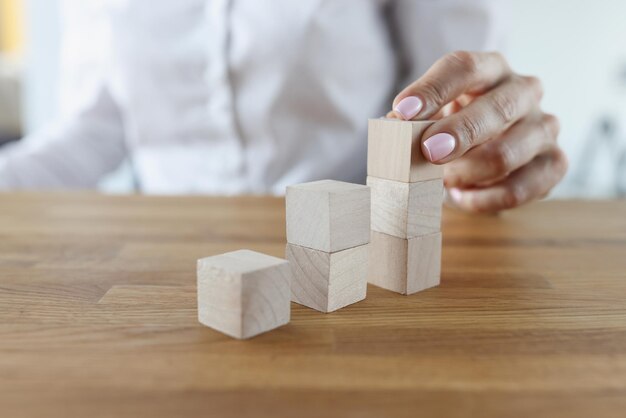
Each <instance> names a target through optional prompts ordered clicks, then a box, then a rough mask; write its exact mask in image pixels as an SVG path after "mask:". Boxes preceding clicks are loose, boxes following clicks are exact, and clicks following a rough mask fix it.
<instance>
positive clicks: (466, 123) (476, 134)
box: [457, 115, 484, 148]
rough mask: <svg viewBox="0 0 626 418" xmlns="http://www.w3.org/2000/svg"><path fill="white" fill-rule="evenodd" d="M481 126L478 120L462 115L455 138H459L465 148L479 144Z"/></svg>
mask: <svg viewBox="0 0 626 418" xmlns="http://www.w3.org/2000/svg"><path fill="white" fill-rule="evenodd" d="M482 125H483V124H482V123H481V121H480V119H478V118H472V117H470V116H467V115H463V116H461V120H460V125H459V129H458V130H459V135H458V136H457V137H458V138H460V140H461V142H462V143H464V144H465V146H466V147H467V148H472V147H474V146H475V145H477V144H478V142H479V138H480V136H481V132H483V130H484V129H483V126H482Z"/></svg>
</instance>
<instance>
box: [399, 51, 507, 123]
mask: <svg viewBox="0 0 626 418" xmlns="http://www.w3.org/2000/svg"><path fill="white" fill-rule="evenodd" d="M511 75H512V72H511V69H510V68H509V65H508V64H507V62H506V60H505V59H504V58H503V57H502V55H501V54H500V53H498V52H468V51H457V52H453V53H451V54H447V55H445V56H443V57H442V58H440V59H439V60H437V62H435V63H434V64H433V66H432V67H430V69H429V70H428V71H426V73H425V74H424V75H423V76H422V77H420V78H419V79H417V80H416V81H415V82H413V83H412V84H410V85H409V86H408V87H406V88H405V89H404V90H402V91H401V92H400V94H398V95H397V96H396V98H395V99H394V101H393V110H394V111H395V112H396V113H397V114H398V116H399V117H401V118H402V119H405V120H411V119H428V118H430V117H432V116H433V115H434V114H436V113H437V112H438V111H439V110H441V108H442V107H443V106H445V105H446V104H448V103H450V102H451V101H453V100H454V99H456V98H457V97H459V96H461V95H462V94H465V93H470V94H477V93H482V92H484V91H486V90H489V89H491V88H493V87H494V86H496V85H498V84H500V83H501V82H502V81H503V80H505V79H506V78H508V77H510V76H511Z"/></svg>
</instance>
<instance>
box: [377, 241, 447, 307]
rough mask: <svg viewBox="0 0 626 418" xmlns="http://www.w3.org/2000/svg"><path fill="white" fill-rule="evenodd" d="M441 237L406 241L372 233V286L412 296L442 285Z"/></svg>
mask: <svg viewBox="0 0 626 418" xmlns="http://www.w3.org/2000/svg"><path fill="white" fill-rule="evenodd" d="M440 274H441V233H436V234H430V235H425V236H422V237H417V238H411V239H404V238H398V237H394V236H391V235H387V234H383V233H380V232H376V231H372V237H371V241H370V256H369V268H368V282H369V283H372V284H374V285H376V286H379V287H382V288H384V289H388V290H392V291H394V292H397V293H402V294H405V295H410V294H412V293H415V292H419V291H420V290H424V289H427V288H429V287H433V286H437V285H438V284H439V276H440Z"/></svg>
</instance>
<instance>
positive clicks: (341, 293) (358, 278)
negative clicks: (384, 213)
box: [285, 180, 370, 312]
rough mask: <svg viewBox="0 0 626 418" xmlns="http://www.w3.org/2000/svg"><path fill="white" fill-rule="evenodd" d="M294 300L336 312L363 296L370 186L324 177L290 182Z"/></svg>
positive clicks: (288, 249)
mask: <svg viewBox="0 0 626 418" xmlns="http://www.w3.org/2000/svg"><path fill="white" fill-rule="evenodd" d="M285 203H286V211H287V247H286V250H285V253H286V258H287V260H289V264H290V266H291V271H292V275H293V276H292V277H293V278H292V283H291V295H292V300H293V301H294V302H296V303H299V304H301V305H304V306H308V307H310V308H313V309H316V310H318V311H321V312H332V311H335V310H337V309H339V308H342V307H344V306H346V305H350V304H352V303H355V302H358V301H360V300H363V299H365V295H366V292H367V265H368V243H369V234H370V232H369V231H370V190H369V188H368V187H367V186H364V185H359V184H351V183H344V182H341V181H334V180H321V181H315V182H311V183H303V184H297V185H293V186H289V187H287V195H286V201H285Z"/></svg>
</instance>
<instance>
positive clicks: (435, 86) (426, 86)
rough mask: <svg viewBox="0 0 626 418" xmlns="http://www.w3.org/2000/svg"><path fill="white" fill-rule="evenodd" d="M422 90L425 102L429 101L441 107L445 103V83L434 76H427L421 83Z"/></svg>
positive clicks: (446, 92)
mask: <svg viewBox="0 0 626 418" xmlns="http://www.w3.org/2000/svg"><path fill="white" fill-rule="evenodd" d="M422 89H423V90H422V91H423V95H424V99H425V100H426V101H427V102H431V103H433V104H434V105H436V106H437V107H441V106H443V105H445V104H446V102H447V97H448V91H447V88H446V85H445V83H442V82H441V81H439V80H436V79H434V78H427V79H425V80H424V81H423V83H422Z"/></svg>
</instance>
